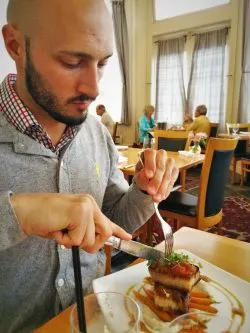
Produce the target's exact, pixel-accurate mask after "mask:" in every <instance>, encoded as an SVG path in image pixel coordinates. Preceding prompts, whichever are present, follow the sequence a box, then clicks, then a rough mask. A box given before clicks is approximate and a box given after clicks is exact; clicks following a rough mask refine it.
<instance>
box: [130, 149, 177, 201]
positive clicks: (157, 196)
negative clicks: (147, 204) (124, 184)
mask: <svg viewBox="0 0 250 333" xmlns="http://www.w3.org/2000/svg"><path fill="white" fill-rule="evenodd" d="M141 157H142V160H143V164H144V165H142V163H141V162H140V161H139V162H138V163H137V165H136V175H135V183H136V185H137V187H138V188H139V189H141V190H143V191H146V192H147V193H148V194H149V195H151V196H152V199H153V201H156V202H160V201H162V200H164V199H166V198H167V197H168V196H169V194H170V192H171V190H172V188H173V185H174V183H175V181H176V179H177V177H178V174H179V171H178V169H177V167H176V166H175V161H174V160H173V159H172V158H169V157H168V156H167V152H166V151H165V150H163V149H160V150H154V149H150V148H149V149H145V150H144V151H143V156H141Z"/></svg>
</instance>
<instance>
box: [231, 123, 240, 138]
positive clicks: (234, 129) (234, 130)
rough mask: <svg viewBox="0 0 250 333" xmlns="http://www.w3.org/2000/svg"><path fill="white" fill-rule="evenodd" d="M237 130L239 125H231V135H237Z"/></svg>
mask: <svg viewBox="0 0 250 333" xmlns="http://www.w3.org/2000/svg"><path fill="white" fill-rule="evenodd" d="M239 128H240V125H239V124H238V123H237V124H232V134H233V135H237V134H238V132H239Z"/></svg>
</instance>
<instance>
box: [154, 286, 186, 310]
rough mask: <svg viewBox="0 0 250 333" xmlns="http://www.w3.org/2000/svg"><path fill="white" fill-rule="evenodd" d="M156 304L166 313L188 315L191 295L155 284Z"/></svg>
mask: <svg viewBox="0 0 250 333" xmlns="http://www.w3.org/2000/svg"><path fill="white" fill-rule="evenodd" d="M154 302H155V304H156V305H157V306H159V307H161V308H162V309H163V310H164V311H167V312H175V313H186V312H188V310H189V293H188V292H186V291H180V290H176V289H170V288H168V287H165V286H163V285H162V284H160V283H158V282H155V284H154Z"/></svg>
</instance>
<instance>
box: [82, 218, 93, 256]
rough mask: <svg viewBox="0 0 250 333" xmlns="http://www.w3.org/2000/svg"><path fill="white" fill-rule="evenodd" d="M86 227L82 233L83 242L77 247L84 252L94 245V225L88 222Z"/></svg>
mask: <svg viewBox="0 0 250 333" xmlns="http://www.w3.org/2000/svg"><path fill="white" fill-rule="evenodd" d="M87 223H88V226H87V228H86V231H85V233H84V237H83V240H82V242H81V244H80V245H79V247H80V248H81V249H83V250H85V251H87V252H88V249H91V248H92V247H93V246H94V245H95V237H96V235H95V225H94V223H93V222H92V221H91V220H89V222H87Z"/></svg>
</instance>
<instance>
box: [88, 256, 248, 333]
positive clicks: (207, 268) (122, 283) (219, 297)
mask: <svg viewBox="0 0 250 333" xmlns="http://www.w3.org/2000/svg"><path fill="white" fill-rule="evenodd" d="M178 252H184V253H186V254H188V255H189V256H190V257H191V258H193V259H194V260H195V262H197V263H198V262H200V263H201V264H202V266H203V267H202V268H201V274H203V275H206V276H208V277H209V278H211V279H213V280H215V281H216V282H218V283H220V284H221V285H223V287H224V288H226V289H228V290H229V291H230V292H231V293H232V294H233V295H235V296H236V297H237V298H238V299H239V301H240V302H241V303H242V305H243V308H244V312H245V323H244V324H243V326H242V327H241V330H240V333H249V332H250V283H248V282H246V281H244V280H242V279H240V278H238V277H236V276H234V275H232V274H230V273H228V272H226V271H224V270H222V269H220V268H219V267H217V266H214V265H212V264H210V263H208V262H207V261H205V260H203V259H201V258H199V257H197V256H195V255H194V254H192V253H190V252H188V251H186V250H178ZM146 276H149V273H148V269H147V265H146V262H143V263H140V264H138V265H134V266H131V267H128V268H126V269H123V270H121V271H119V272H117V273H114V274H111V275H107V276H104V277H101V278H99V279H96V280H94V281H93V288H94V292H104V291H117V292H121V293H124V294H125V293H127V291H128V290H129V288H130V287H131V286H132V285H135V288H138V287H139V286H141V284H142V281H143V279H144V278H145V277H146ZM215 286H216V285H213V284H210V283H206V282H204V281H201V282H199V284H198V285H197V287H199V288H202V289H204V288H205V289H206V290H207V291H208V293H209V294H210V295H211V296H212V297H213V298H214V299H215V300H216V301H218V302H220V303H219V304H213V306H214V307H216V308H217V309H218V315H221V316H225V317H227V318H231V311H232V306H233V307H235V306H236V304H237V303H236V302H235V301H234V299H233V298H231V301H232V302H233V305H232V304H231V303H230V301H229V300H228V298H227V297H226V296H225V295H224V294H223V293H222V291H221V290H219V289H220V288H219V289H216V287H215ZM131 296H132V295H131ZM140 305H141V304H140ZM144 311H145V306H144V308H143V309H142V313H143V312H144ZM149 311H150V310H149ZM147 312H148V311H147ZM150 312H151V311H150ZM151 315H152V313H151V314H150V316H151ZM240 318H241V317H239V316H236V320H234V326H233V327H235V325H236V326H237V324H238V322H239V320H240ZM144 322H145V320H144ZM161 324H162V322H161ZM163 325H164V326H162V327H165V329H166V327H167V325H168V324H163ZM211 325H212V321H211ZM157 332H158V331H157ZM159 332H160V331H159ZM163 332H164V330H163ZM208 332H209V333H210V332H212V333H214V332H213V330H211V329H209V331H208ZM230 333H234V331H233V330H232V331H230Z"/></svg>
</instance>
